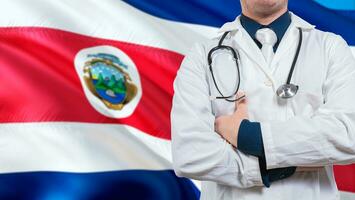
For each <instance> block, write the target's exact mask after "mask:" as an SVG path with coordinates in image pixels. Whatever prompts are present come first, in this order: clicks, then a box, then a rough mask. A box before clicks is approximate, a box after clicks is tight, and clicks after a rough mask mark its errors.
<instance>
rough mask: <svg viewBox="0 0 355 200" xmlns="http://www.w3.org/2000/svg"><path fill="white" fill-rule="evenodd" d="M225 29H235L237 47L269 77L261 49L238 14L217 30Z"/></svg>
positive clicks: (269, 72)
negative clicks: (242, 23)
mask: <svg viewBox="0 0 355 200" xmlns="http://www.w3.org/2000/svg"><path fill="white" fill-rule="evenodd" d="M226 31H236V33H235V37H234V38H235V43H236V46H237V48H238V49H241V50H242V51H243V52H244V53H245V54H246V55H247V57H248V59H250V60H253V61H254V62H255V63H256V64H257V66H258V68H260V69H261V71H262V72H263V73H264V74H265V75H266V76H268V77H271V70H270V68H269V66H268V64H267V63H266V60H265V58H264V56H263V54H262V52H261V50H260V49H259V47H258V46H257V45H256V44H255V42H254V40H253V39H252V38H251V37H250V36H249V34H248V32H246V30H245V29H244V28H243V26H242V25H241V24H240V19H239V16H238V17H237V18H236V19H235V20H234V21H233V22H229V23H226V24H224V25H223V26H222V27H221V28H220V30H219V32H226Z"/></svg>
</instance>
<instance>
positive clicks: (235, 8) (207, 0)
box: [124, 0, 355, 45]
mask: <svg viewBox="0 0 355 200" xmlns="http://www.w3.org/2000/svg"><path fill="white" fill-rule="evenodd" d="M124 1H125V2H126V3H128V4H130V5H132V6H134V7H136V8H137V9H140V10H142V11H144V12H146V13H149V14H151V15H154V16H157V17H160V18H164V19H168V20H173V21H179V22H186V23H194V24H202V25H207V26H213V27H220V26H221V25H223V23H225V22H226V21H232V20H234V19H235V17H236V16H237V15H238V14H240V12H241V8H240V4H239V0H224V1H220V0H189V1H186V0H170V1H160V0H124ZM337 2H339V1H337ZM289 9H290V10H291V11H293V12H294V13H295V14H297V15H299V16H300V17H302V18H303V19H305V20H306V21H308V22H310V23H311V24H314V25H316V26H317V27H318V28H319V29H321V30H324V31H330V32H334V33H337V34H339V35H341V36H343V37H344V38H345V40H346V41H347V42H348V43H349V44H350V45H355V34H354V30H355V11H343V10H331V9H329V8H326V7H324V6H322V5H320V4H318V3H317V2H315V1H313V0H312V1H311V0H289Z"/></svg>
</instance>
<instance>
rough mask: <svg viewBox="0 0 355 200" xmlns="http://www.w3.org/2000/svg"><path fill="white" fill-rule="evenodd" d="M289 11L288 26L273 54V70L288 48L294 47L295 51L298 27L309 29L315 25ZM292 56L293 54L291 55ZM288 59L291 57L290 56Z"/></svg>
mask: <svg viewBox="0 0 355 200" xmlns="http://www.w3.org/2000/svg"><path fill="white" fill-rule="evenodd" d="M290 13H291V24H290V26H289V28H288V29H287V31H286V33H285V35H284V36H283V38H282V40H281V42H280V45H279V47H278V48H277V51H276V52H275V56H274V58H273V59H272V62H271V65H270V66H271V69H272V71H274V69H275V65H276V64H277V63H278V62H279V61H280V59H281V58H282V57H283V56H285V54H286V53H287V52H289V51H290V48H295V50H294V52H295V51H296V48H297V44H295V43H297V42H298V39H299V31H298V28H301V29H302V30H309V29H313V28H314V27H315V26H313V25H311V24H309V23H308V22H306V21H304V20H302V19H301V18H299V17H298V16H296V15H294V14H293V13H292V12H290ZM292 56H293V55H292ZM290 59H293V57H292V58H290Z"/></svg>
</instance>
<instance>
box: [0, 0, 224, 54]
mask: <svg viewBox="0 0 355 200" xmlns="http://www.w3.org/2000/svg"><path fill="white" fill-rule="evenodd" d="M0 26H3V27H8V26H15V27H17V26H36V27H50V28H57V29H61V30H66V31H71V32H75V33H79V34H83V35H88V36H93V37H99V38H105V39H113V40H119V41H127V42H132V43H137V44H141V45H148V46H152V47H158V48H163V49H168V50H171V51H175V52H179V53H181V54H185V53H186V52H187V51H188V49H189V48H190V46H191V44H192V43H194V42H197V41H202V40H205V39H206V38H209V37H212V36H213V35H214V34H215V33H216V31H217V29H216V28H212V27H207V26H201V25H193V24H186V23H179V22H172V21H168V20H163V19H160V18H157V17H154V16H151V15H149V14H146V13H144V12H142V11H139V10H138V9H136V8H134V7H131V6H130V5H128V4H126V3H124V2H122V1H118V0H105V1H99V0H74V1H73V0H61V1H48V0H31V1H28V0H10V1H2V2H1V6H0Z"/></svg>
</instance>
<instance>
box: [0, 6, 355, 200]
mask: <svg viewBox="0 0 355 200" xmlns="http://www.w3.org/2000/svg"><path fill="white" fill-rule="evenodd" d="M329 2H330V1H328V3H325V4H324V2H323V3H322V1H320V0H319V1H317V2H316V1H311V0H298V1H290V2H289V4H290V6H289V8H290V10H291V11H293V12H294V13H296V14H297V15H299V16H301V17H302V18H304V19H306V20H307V21H309V22H310V23H312V24H314V25H316V26H317V27H318V28H320V29H322V30H325V31H332V32H335V33H337V34H340V35H342V36H343V37H344V38H345V39H346V40H347V42H348V43H349V45H355V35H354V30H355V23H354V22H355V11H352V10H346V9H345V10H344V8H348V9H351V8H353V9H354V10H355V6H352V5H353V4H352V1H344V2H343V3H344V5H343V6H336V7H334V5H333V4H329ZM1 3H2V4H1V7H0V11H1V12H0V16H1V17H0V50H1V51H0V138H1V139H0V199H156V200H158V199H184V200H185V199H186V200H187V199H198V198H199V191H198V190H197V189H196V187H195V185H194V184H193V183H192V182H191V181H190V180H188V179H184V178H177V177H176V176H175V174H174V172H173V171H172V167H171V150H170V119H169V115H170V109H171V100H172V95H173V87H172V83H173V80H174V78H175V75H176V72H177V70H178V68H179V66H180V63H181V61H182V59H183V56H184V55H185V53H186V52H187V50H188V49H189V48H190V46H191V44H192V43H194V42H201V41H204V40H206V39H208V38H210V37H211V36H213V35H214V34H215V32H216V30H217V28H218V27H219V26H221V25H222V24H223V23H225V22H226V21H232V20H233V19H234V18H235V17H236V16H237V15H238V14H239V13H240V5H239V2H238V1H236V0H226V1H223V2H221V1H218V0H209V1H199V0H190V1H180V0H173V1H158V0H128V1H117V0H105V1H94V0H91V1H84V0H76V1H72V0H62V1H46V0H33V1H26V0H11V1H3V2H1ZM345 4H346V5H345ZM335 173H336V180H337V183H338V187H339V189H340V190H342V191H344V192H342V194H343V198H344V199H347V198H354V197H355V165H350V166H336V167H335Z"/></svg>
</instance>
